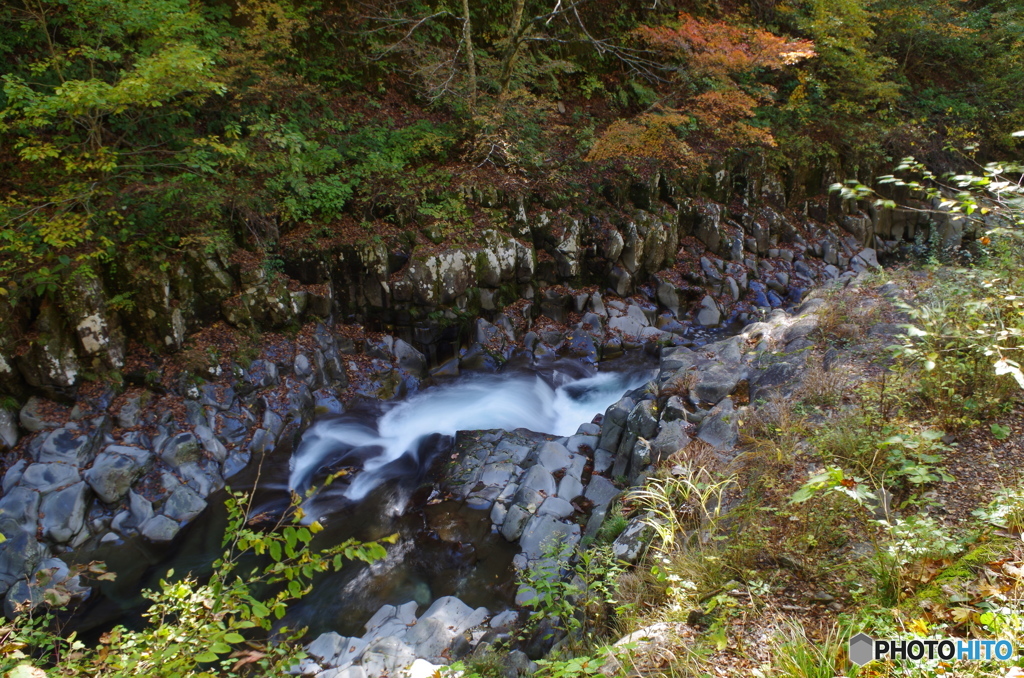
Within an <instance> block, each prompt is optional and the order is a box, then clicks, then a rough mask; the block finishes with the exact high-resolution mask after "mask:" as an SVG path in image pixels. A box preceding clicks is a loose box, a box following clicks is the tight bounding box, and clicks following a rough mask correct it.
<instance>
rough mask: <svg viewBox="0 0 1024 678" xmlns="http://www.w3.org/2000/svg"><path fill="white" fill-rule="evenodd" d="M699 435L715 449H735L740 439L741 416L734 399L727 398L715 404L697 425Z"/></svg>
mask: <svg viewBox="0 0 1024 678" xmlns="http://www.w3.org/2000/svg"><path fill="white" fill-rule="evenodd" d="M697 437H698V438H700V439H701V440H703V441H704V442H706V443H708V444H709V445H712V446H713V447H714V448H715V449H717V450H721V451H727V450H731V449H733V448H734V447H735V446H736V444H737V443H738V442H739V439H740V430H739V417H738V416H737V415H736V411H735V408H734V407H733V403H732V399H730V398H725V399H724V400H722V401H721V402H720V403H718V404H717V405H715V407H713V408H712V409H711V411H710V412H708V414H707V416H705V417H704V418H703V419H702V420H701V422H700V425H699V426H698V427H697Z"/></svg>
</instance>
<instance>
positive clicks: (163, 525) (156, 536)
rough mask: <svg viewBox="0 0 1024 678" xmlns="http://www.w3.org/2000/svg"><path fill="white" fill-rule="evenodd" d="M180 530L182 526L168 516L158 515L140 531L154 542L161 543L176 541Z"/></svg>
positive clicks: (148, 521)
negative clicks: (175, 538)
mask: <svg viewBox="0 0 1024 678" xmlns="http://www.w3.org/2000/svg"><path fill="white" fill-rule="evenodd" d="M180 529H181V528H180V526H179V525H178V523H177V522H175V521H174V520H171V519H170V518H168V517H167V516H163V515H156V516H153V517H152V518H150V519H149V520H147V521H146V522H145V524H143V526H142V527H141V528H140V529H139V533H140V534H142V536H143V537H145V538H146V539H148V540H150V541H152V542H157V543H160V542H167V541H171V540H172V539H174V537H175V535H177V534H178V530H180Z"/></svg>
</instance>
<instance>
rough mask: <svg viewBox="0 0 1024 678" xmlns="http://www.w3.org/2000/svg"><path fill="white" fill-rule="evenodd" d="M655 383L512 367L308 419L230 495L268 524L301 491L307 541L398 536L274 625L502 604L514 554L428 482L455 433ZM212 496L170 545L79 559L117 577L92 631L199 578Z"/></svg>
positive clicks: (507, 425) (609, 369)
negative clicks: (153, 593) (458, 604)
mask: <svg viewBox="0 0 1024 678" xmlns="http://www.w3.org/2000/svg"><path fill="white" fill-rule="evenodd" d="M654 374H655V369H654V367H653V366H652V364H651V361H650V359H649V358H647V357H645V356H642V355H633V356H627V357H624V358H621V359H618V360H616V361H613V362H609V363H604V364H602V365H601V370H600V371H598V370H596V369H595V368H593V367H588V366H584V365H582V364H581V363H579V362H576V361H571V360H550V361H546V362H542V363H540V364H536V363H529V364H527V363H519V364H514V363H513V364H509V365H506V367H505V369H503V370H502V371H501V372H500V373H498V374H471V375H464V376H462V377H459V378H457V379H453V380H452V381H450V382H447V383H441V384H438V385H435V386H430V387H428V388H425V389H424V390H422V391H421V392H419V393H417V394H415V395H413V396H411V397H409V398H407V399H405V400H402V401H399V402H383V403H382V402H367V403H362V404H361V405H357V406H355V407H353V408H352V409H350V410H349V411H347V412H346V413H344V414H342V415H336V416H329V417H323V418H320V419H318V420H317V421H315V422H314V423H313V424H312V425H311V426H310V427H309V429H308V430H307V431H306V432H305V434H304V435H303V437H302V440H301V442H300V444H299V445H298V447H297V448H296V450H295V452H294V454H293V455H292V456H291V458H290V459H289V458H283V455H277V456H275V455H270V456H269V457H267V458H266V459H265V460H264V462H263V463H262V464H261V465H259V466H258V467H257V465H255V464H253V465H251V467H250V468H248V469H246V470H245V471H243V472H242V473H240V474H239V475H237V476H235V477H234V478H232V479H231V486H232V487H233V488H235V489H245V488H251V489H252V490H253V510H252V512H253V513H254V514H259V513H266V514H268V515H280V513H281V512H283V511H284V510H285V509H286V508H287V506H288V504H289V501H290V496H291V493H292V492H299V493H300V494H304V495H307V497H308V498H307V499H306V500H305V503H304V505H303V509H304V511H305V513H306V515H307V516H308V519H309V520H313V519H317V520H319V521H320V522H321V524H322V525H323V526H324V527H325V529H324V531H323V532H321V533H320V534H319V535H317V541H316V542H314V546H326V545H328V544H331V543H339V542H341V541H343V540H345V539H348V538H356V539H361V540H371V539H379V538H381V537H384V536H387V535H391V534H395V533H397V534H398V540H397V542H396V543H395V544H394V545H392V546H389V547H388V556H387V558H385V559H384V560H382V561H380V562H377V563H375V564H373V565H371V566H363V565H356V564H353V565H352V566H350V567H346V568H345V569H344V570H343V571H342V572H340V573H335V574H331V575H329V576H325V577H323V578H322V579H321V580H319V581H318V582H317V584H316V586H315V589H314V591H313V593H312V594H310V595H309V596H307V597H306V598H305V599H303V600H302V601H300V603H298V604H297V605H295V606H293V608H292V609H291V610H290V612H289V615H288V616H287V617H286V618H285V620H284V621H285V622H286V623H287V624H288V625H289V626H290V627H292V628H296V627H300V626H308V627H309V628H310V633H311V634H313V635H311V636H310V637H315V634H317V633H320V632H322V631H326V630H336V631H338V632H340V633H343V634H349V635H361V633H362V624H363V623H365V621H366V620H367V619H368V618H369V617H370V616H371V615H372V614H373V613H374V612H376V611H377V609H379V607H380V606H381V605H383V604H385V603H391V604H400V603H404V602H406V601H409V600H415V601H416V602H417V603H419V604H421V605H429V604H430V602H432V601H433V600H435V599H437V598H439V597H441V596H445V595H457V596H459V597H460V598H462V599H463V600H464V601H465V602H466V603H468V604H470V605H472V606H479V605H484V606H487V607H490V608H492V609H498V608H500V607H503V606H507V605H509V604H510V602H511V600H512V599H513V598H514V594H515V574H514V572H513V569H512V566H511V561H512V557H513V556H514V555H515V553H516V551H517V547H516V546H515V545H514V544H509V543H507V542H505V540H504V539H503V538H502V537H501V536H500V535H499V534H497V533H495V532H493V531H492V530H491V525H490V519H489V512H488V511H478V510H472V509H469V508H467V507H465V506H462V505H460V504H459V503H457V502H451V501H444V500H443V498H440V497H437V496H436V491H434V490H433V483H432V480H433V479H434V478H433V476H432V475H431V474H432V471H434V470H436V468H437V462H438V460H439V459H440V458H441V456H442V455H443V454H446V453H449V452H450V451H451V449H452V446H453V443H454V436H455V434H456V432H458V431H473V430H487V429H505V430H514V429H517V428H525V429H529V430H531V431H536V432H541V433H549V434H553V435H558V436H567V435H572V434H574V433H575V432H576V430H577V428H578V427H579V425H580V424H582V423H585V422H589V421H591V420H592V419H593V418H594V416H595V415H597V414H600V413H602V412H604V410H605V409H606V408H607V407H608V406H609V405H611V404H613V403H614V402H615V401H617V400H618V399H619V398H620V397H622V395H623V394H624V393H626V392H628V391H630V390H632V389H634V388H637V387H638V386H641V385H642V384H644V383H646V381H647V380H648V379H650V378H652V377H653V376H654ZM328 480H330V481H331V482H326V481H328ZM223 498H224V497H223V495H222V494H221V493H217V494H214V495H211V497H210V498H209V500H208V501H209V508H208V509H207V510H206V511H205V512H204V513H203V514H202V515H201V516H199V517H198V518H197V519H196V520H195V521H194V522H193V523H192V524H191V525H189V526H188V527H187V528H186V529H185V530H183V532H182V535H181V536H180V537H179V538H178V539H177V540H175V542H174V544H172V545H171V547H170V548H165V549H159V548H154V547H153V546H152V545H148V544H145V543H144V542H143V540H141V539H135V540H128V542H127V543H126V544H124V545H120V546H117V547H108V548H107V549H102V550H101V551H98V552H96V553H93V554H89V555H90V557H94V558H103V559H105V560H107V561H108V562H109V563H110V565H111V569H113V570H115V571H117V572H118V573H119V575H120V577H119V581H118V582H117V583H116V585H108V586H107V587H106V588H105V590H104V593H105V594H106V595H105V596H104V597H103V598H102V599H100V601H99V602H98V605H97V606H96V607H95V609H94V612H92V613H90V616H91V617H92V618H93V619H94V623H97V624H103V623H104V622H103V621H101V619H103V618H104V617H105V618H106V619H110V618H117V617H118V616H119V615H122V616H123V614H124V612H125V610H127V609H131V608H133V607H137V606H138V604H139V602H140V601H139V598H138V593H137V592H138V590H139V589H140V588H141V587H144V586H154V585H155V584H156V579H157V578H158V577H160V576H163V575H164V574H165V573H166V571H167V569H168V568H174V569H175V571H177V572H185V571H192V572H194V573H197V574H199V575H200V576H201V574H202V572H203V571H204V570H206V571H208V567H209V563H210V562H211V561H212V560H213V559H214V558H215V557H216V556H218V555H219V552H220V538H221V536H222V535H223V533H224V527H225V522H226V519H225V516H224V511H223ZM131 572H134V575H133V574H131Z"/></svg>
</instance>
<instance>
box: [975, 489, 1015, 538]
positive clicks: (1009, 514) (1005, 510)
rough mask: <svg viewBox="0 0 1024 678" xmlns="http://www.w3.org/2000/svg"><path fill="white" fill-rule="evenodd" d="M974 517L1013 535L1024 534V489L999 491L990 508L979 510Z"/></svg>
mask: <svg viewBox="0 0 1024 678" xmlns="http://www.w3.org/2000/svg"><path fill="white" fill-rule="evenodd" d="M974 515H975V516H977V517H978V518H981V519H982V520H984V521H985V522H987V523H991V524H992V525H995V526H996V527H1000V528H1002V529H1004V530H1006V531H1007V532H1010V533H1012V534H1020V533H1021V532H1024V488H1020V487H1008V488H1003V489H1002V490H999V491H998V492H997V493H996V495H995V497H993V498H992V501H991V502H989V504H988V506H986V507H983V508H979V509H977V510H976V511H974Z"/></svg>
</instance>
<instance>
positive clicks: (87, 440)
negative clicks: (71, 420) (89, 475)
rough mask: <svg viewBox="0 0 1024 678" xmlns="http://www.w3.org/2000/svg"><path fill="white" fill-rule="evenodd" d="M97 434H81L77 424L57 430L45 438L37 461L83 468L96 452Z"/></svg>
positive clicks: (98, 436)
mask: <svg viewBox="0 0 1024 678" xmlns="http://www.w3.org/2000/svg"><path fill="white" fill-rule="evenodd" d="M98 433H99V432H92V433H88V434H83V433H82V432H81V430H80V429H79V428H78V425H77V424H68V425H67V426H65V427H63V428H58V429H56V430H55V431H53V432H52V433H50V434H49V435H47V436H46V439H45V440H44V441H43V445H42V447H41V448H39V457H38V459H37V461H39V462H42V463H47V462H59V463H62V464H71V465H74V466H84V465H85V464H87V463H88V462H89V461H90V460H91V459H92V456H93V454H94V453H95V452H96V445H97V443H98V442H99V438H100V437H101V435H98Z"/></svg>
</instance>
